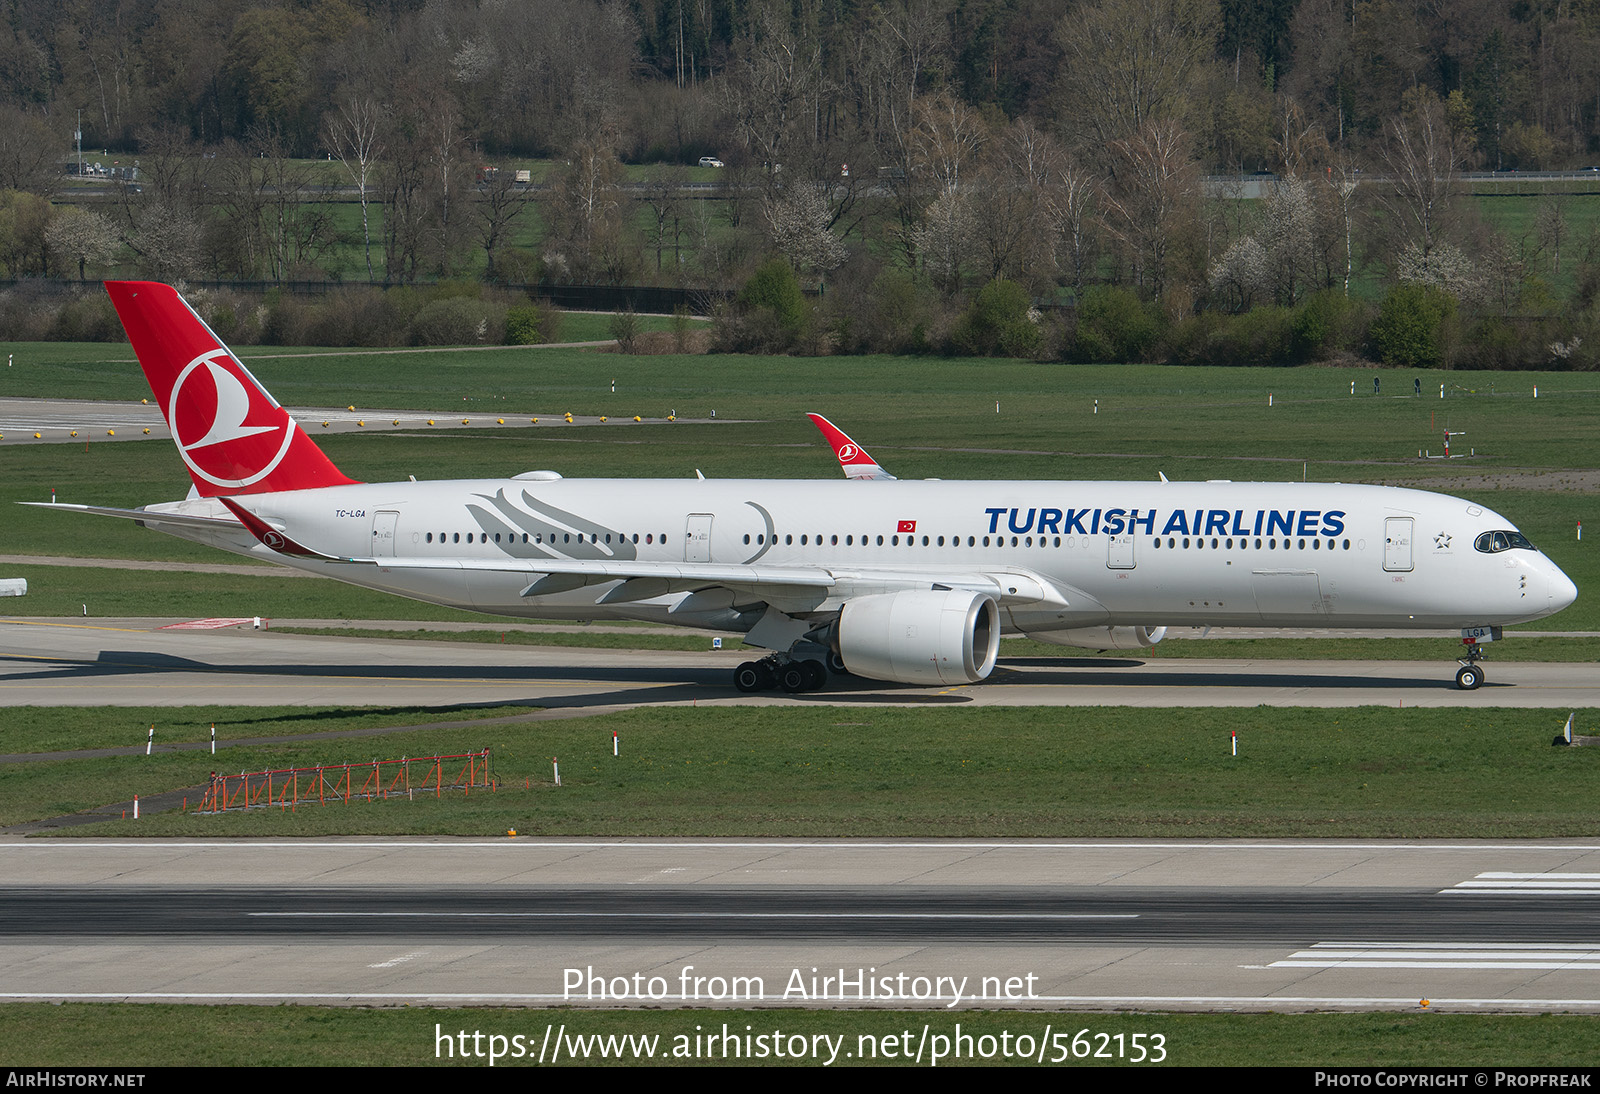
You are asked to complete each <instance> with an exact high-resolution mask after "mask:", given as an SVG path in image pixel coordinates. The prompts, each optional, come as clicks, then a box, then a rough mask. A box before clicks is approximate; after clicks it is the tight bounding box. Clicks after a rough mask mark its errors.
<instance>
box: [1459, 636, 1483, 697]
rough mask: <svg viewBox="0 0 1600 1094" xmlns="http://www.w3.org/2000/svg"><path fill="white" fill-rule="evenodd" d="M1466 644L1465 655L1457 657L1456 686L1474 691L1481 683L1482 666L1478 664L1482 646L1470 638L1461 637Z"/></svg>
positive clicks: (1481, 657)
mask: <svg viewBox="0 0 1600 1094" xmlns="http://www.w3.org/2000/svg"><path fill="white" fill-rule="evenodd" d="M1462 643H1463V644H1464V645H1465V646H1466V650H1467V652H1466V655H1465V656H1463V657H1459V658H1457V660H1458V661H1459V662H1460V663H1461V667H1460V668H1459V669H1457V670H1456V687H1458V688H1460V689H1461V690H1462V691H1475V690H1476V689H1477V687H1478V685H1479V684H1481V683H1483V667H1482V666H1481V665H1479V664H1478V662H1479V661H1482V660H1483V648H1482V647H1481V646H1479V645H1478V644H1477V642H1475V641H1473V640H1472V639H1470V638H1466V639H1462Z"/></svg>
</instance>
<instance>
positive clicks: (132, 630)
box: [0, 619, 150, 661]
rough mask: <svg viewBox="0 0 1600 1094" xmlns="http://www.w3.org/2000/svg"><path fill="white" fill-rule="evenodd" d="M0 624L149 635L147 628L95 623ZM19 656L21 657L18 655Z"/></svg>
mask: <svg viewBox="0 0 1600 1094" xmlns="http://www.w3.org/2000/svg"><path fill="white" fill-rule="evenodd" d="M0 623H7V624H10V625H11V626H13V627H65V628H67V629H68V630H74V631H116V632H117V633H118V634H149V633H150V631H149V628H147V627H104V626H100V625H99V624H95V623H41V622H39V621H38V620H35V619H0ZM17 656H21V655H20V654H18V655H17ZM39 660H41V661H51V660H65V658H50V657H41V658H39Z"/></svg>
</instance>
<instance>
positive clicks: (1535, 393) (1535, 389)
mask: <svg viewBox="0 0 1600 1094" xmlns="http://www.w3.org/2000/svg"><path fill="white" fill-rule="evenodd" d="M1533 397H1534V398H1535V399H1537V398H1538V397H1539V385H1538V384H1534V385H1533Z"/></svg>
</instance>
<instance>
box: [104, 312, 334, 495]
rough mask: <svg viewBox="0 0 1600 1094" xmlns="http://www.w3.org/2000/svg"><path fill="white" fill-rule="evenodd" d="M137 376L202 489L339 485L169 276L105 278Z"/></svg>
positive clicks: (313, 445)
mask: <svg viewBox="0 0 1600 1094" xmlns="http://www.w3.org/2000/svg"><path fill="white" fill-rule="evenodd" d="M106 292H107V293H109V294H110V296H111V302H112V304H114V305H115V306H116V309H117V315H118V317H119V318H120V319H121V320H122V326H123V329H124V330H126V331H127V332H128V341H130V342H132V343H133V352H134V353H135V355H137V356H138V358H139V365H140V367H141V368H143V369H144V375H145V379H146V380H148V381H149V383H150V390H151V392H152V393H153V394H154V395H155V397H156V401H157V402H158V403H160V404H161V412H162V414H164V415H165V416H166V419H167V425H168V426H170V427H171V429H172V438H173V440H174V441H176V442H177V445H178V454H179V455H180V456H182V457H183V462H184V463H186V464H188V465H189V477H190V478H192V479H193V480H194V485H195V489H196V490H198V491H199V492H200V493H201V494H202V495H203V496H205V497H216V496H218V495H220V494H259V493H267V492H271V491H279V490H310V489H314V488H316V487H319V486H346V485H349V484H350V483H351V482H353V481H354V480H352V479H348V478H346V477H345V476H344V475H343V474H341V473H340V471H339V469H338V468H337V467H335V466H334V465H333V463H332V462H331V461H330V460H329V459H328V457H327V456H325V455H323V453H322V450H321V449H320V448H318V447H317V446H316V443H315V442H313V441H312V440H311V438H310V437H308V436H306V434H305V431H304V430H302V429H301V428H300V426H299V425H298V424H297V423H296V422H295V420H294V419H293V418H291V417H290V416H289V412H288V411H286V410H284V409H283V407H281V406H279V405H278V402H277V400H275V399H274V398H273V397H272V396H271V395H269V394H268V393H267V390H266V388H264V387H262V386H261V384H260V383H259V382H258V381H257V380H256V378H255V377H254V376H252V375H250V370H249V369H247V368H245V367H244V365H243V364H241V363H240V362H239V359H238V358H237V357H235V356H234V355H233V353H232V352H231V351H230V350H229V349H228V347H227V346H225V345H223V344H222V341H221V339H219V338H218V337H217V336H216V335H215V334H213V333H212V331H211V328H210V327H208V326H206V325H205V322H204V321H203V320H201V318H200V317H199V316H198V315H196V314H195V312H194V309H193V308H191V307H189V305H188V303H187V302H185V300H184V299H183V297H181V296H179V295H178V292H177V290H176V289H174V288H172V287H171V286H170V285H162V284H158V283H156V282H151V281H108V282H106Z"/></svg>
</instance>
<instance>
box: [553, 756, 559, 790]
mask: <svg viewBox="0 0 1600 1094" xmlns="http://www.w3.org/2000/svg"><path fill="white" fill-rule="evenodd" d="M550 770H552V771H554V772H555V776H556V785H557V786H560V785H561V763H560V761H559V760H557V759H556V758H555V757H554V756H551V757H550Z"/></svg>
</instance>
